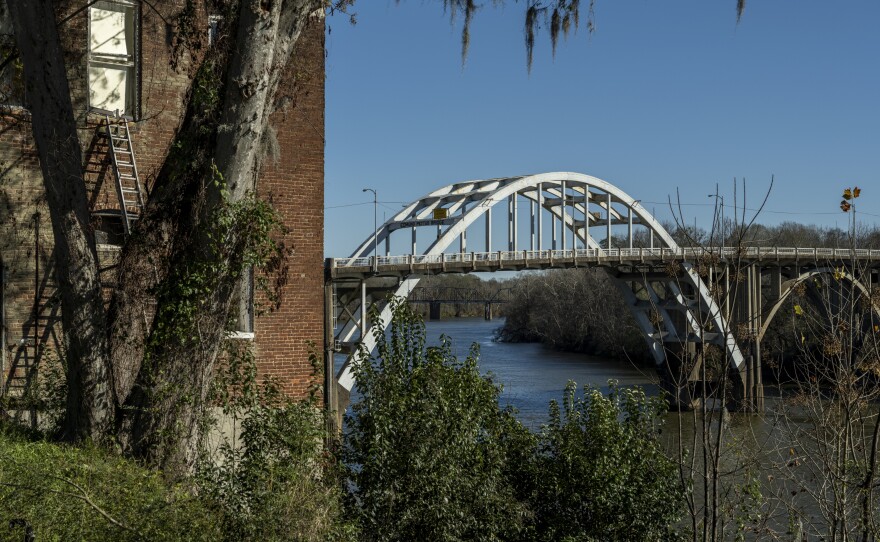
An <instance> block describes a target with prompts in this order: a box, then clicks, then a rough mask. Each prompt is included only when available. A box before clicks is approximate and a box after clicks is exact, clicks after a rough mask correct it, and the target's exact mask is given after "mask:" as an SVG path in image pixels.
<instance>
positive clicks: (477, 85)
mask: <svg viewBox="0 0 880 542" xmlns="http://www.w3.org/2000/svg"><path fill="white" fill-rule="evenodd" d="M484 3H486V4H488V5H487V7H485V8H484V9H483V10H482V11H481V12H480V13H478V14H477V16H476V17H475V19H474V22H473V27H472V40H471V48H470V54H469V55H468V59H467V62H466V64H465V65H464V66H462V64H461V58H460V30H461V28H460V26H453V25H451V24H450V21H449V18H448V16H447V15H445V14H444V12H443V10H442V7H441V5H440V4H441V2H439V0H434V1H429V0H404V1H402V2H400V3H399V4H398V3H397V2H395V1H394V0H359V1H358V2H357V3H356V6H355V12H356V13H357V18H358V23H357V25H355V26H351V25H350V24H349V23H348V20H347V18H346V17H344V16H334V17H330V18H329V19H328V28H329V34H328V37H327V53H328V57H327V87H326V88H327V112H326V122H327V125H326V137H327V146H326V198H325V205H326V213H325V253H326V254H327V255H328V256H337V257H342V256H348V255H349V253H350V252H351V251H352V250H354V249H355V248H356V246H357V245H358V244H360V242H361V241H362V240H363V239H364V238H366V237H367V236H368V235H369V234H370V233H371V232H372V228H373V205H372V196H371V195H370V194H364V193H363V192H362V191H361V190H362V188H364V187H371V188H376V189H377V190H378V192H379V200H380V202H382V205H380V207H379V221H380V222H382V217H383V213H384V214H387V215H388V216H391V214H392V213H393V212H396V211H397V210H398V209H399V208H400V207H401V204H402V203H404V202H408V201H411V200H414V199H417V198H418V197H420V196H422V195H424V194H425V193H427V192H429V191H431V190H434V189H435V188H439V187H440V186H443V185H445V184H449V183H452V182H457V181H462V180H468V179H479V178H489V177H500V176H508V175H518V174H524V173H540V172H545V171H576V172H581V173H586V174H589V175H594V176H596V177H599V178H602V179H604V180H606V181H609V182H611V183H613V184H615V185H617V186H619V187H620V188H622V189H623V190H625V191H626V192H628V193H629V194H630V195H632V196H633V197H635V198H637V199H641V200H642V201H643V204H644V205H645V206H646V207H648V208H649V209H650V208H652V207H654V208H656V215H657V216H658V217H660V218H671V214H670V212H669V209H668V206H667V205H666V203H665V202H666V201H667V198H668V197H669V196H673V197H674V196H675V193H676V190H678V191H680V193H681V200H682V202H683V203H686V204H688V205H686V206H684V207H683V209H684V212H685V214H686V217H687V219H688V222H689V223H690V222H692V221H693V220H694V219H696V220H697V222H698V223H699V224H700V225H701V226H704V227H708V226H709V221H710V220H711V215H712V212H713V208H712V202H711V200H710V199H709V198H707V197H706V196H707V194H709V193H710V192H714V191H715V184H716V183H719V184H720V188H721V191H722V193H723V194H725V196H726V198H727V202H728V203H730V202H732V200H733V179H734V178H738V179H742V178H745V179H746V181H747V190H748V202H747V206H748V207H756V206H757V204H759V202H760V199H761V197H762V195H763V192H764V191H765V190H766V189H767V187H768V185H769V180H770V177H771V175H775V179H776V182H775V185H774V187H773V191H772V193H771V195H770V200H769V202H768V204H767V207H766V209H767V211H766V212H765V213H764V214H763V216H762V217H761V218H760V221H761V222H764V223H768V224H775V223H779V222H782V221H785V220H794V221H799V222H805V223H816V224H822V225H830V226H834V225H835V224H837V225H839V226H841V227H845V224H846V217H845V216H844V215H842V213H841V212H840V211H839V210H838V207H837V206H838V203H839V201H840V193H841V191H842V189H843V188H845V187H847V186H852V185H859V186H861V187H862V188H863V194H862V197H861V198H860V200H859V217H860V221H862V220H864V221H865V222H868V223H874V222H880V183H878V181H877V180H878V172H880V148H878V147H880V145H878V144H880V106H878V99H880V98H878V97H880V70H878V58H877V57H878V54H880V32H877V31H876V21H878V20H880V3H878V2H876V1H873V2H869V1H861V0H848V1H847V2H840V3H838V2H834V3H832V2H828V1H827V0H825V1H817V0H799V1H794V0H791V1H783V0H772V1H771V0H768V1H763V2H758V1H756V0H752V1H750V2H749V3H748V4H747V9H746V13H745V16H744V18H743V20H742V21H741V23H740V24H739V25H737V24H736V17H735V12H734V8H735V2H734V1H733V0H715V1H712V2H706V1H705V0H702V1H699V0H682V1H673V2H659V1H653V2H651V1H645V0H598V1H597V6H596V31H595V33H594V34H593V35H592V36H590V35H588V34H587V32H586V30H585V29H581V31H580V32H579V33H578V34H577V35H574V36H571V37H570V38H569V40H568V41H567V42H565V43H561V44H560V46H559V48H558V50H557V53H556V58H555V59H554V58H552V56H551V53H550V44H549V40H548V39H547V36H546V33H543V34H541V35H539V37H538V44H537V47H536V51H535V60H534V66H533V68H532V72H531V75H529V74H528V73H527V70H526V64H525V48H524V46H523V11H522V9H523V7H522V2H519V3H517V2H508V4H509V5H507V6H506V7H504V8H492V7H491V1H489V0H486V1H485V2H484ZM583 3H584V5H586V4H587V0H583ZM727 212H728V215H729V214H730V212H732V211H731V210H730V209H728V211H727Z"/></svg>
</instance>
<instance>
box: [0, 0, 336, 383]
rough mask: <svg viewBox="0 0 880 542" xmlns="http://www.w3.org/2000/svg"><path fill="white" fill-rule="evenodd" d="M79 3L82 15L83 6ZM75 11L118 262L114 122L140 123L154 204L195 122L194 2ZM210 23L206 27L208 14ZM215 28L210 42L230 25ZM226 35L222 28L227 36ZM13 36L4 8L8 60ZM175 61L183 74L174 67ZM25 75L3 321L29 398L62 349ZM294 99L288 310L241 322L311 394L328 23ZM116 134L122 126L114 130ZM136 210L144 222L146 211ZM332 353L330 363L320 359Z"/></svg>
mask: <svg viewBox="0 0 880 542" xmlns="http://www.w3.org/2000/svg"><path fill="white" fill-rule="evenodd" d="M71 4H76V3H75V2H71ZM81 4H83V6H87V7H85V9H83V6H72V7H71V8H70V11H69V12H68V13H61V14H59V17H58V20H64V19H67V20H66V21H65V22H63V23H62V26H61V27H60V31H61V37H62V42H63V43H62V45H63V47H64V50H65V55H66V69H67V73H68V80H69V82H70V90H71V99H72V103H73V106H74V114H75V116H76V121H77V124H78V126H79V136H80V141H81V143H82V147H83V153H84V162H85V164H84V165H85V181H86V186H87V188H88V191H89V199H90V204H91V206H92V212H93V226H94V228H95V231H96V239H97V241H98V243H99V253H100V254H101V255H102V256H103V257H106V258H107V259H108V261H109V260H112V258H113V254H114V253H115V252H117V251H118V244H119V242H120V240H121V239H122V238H123V235H124V224H125V220H124V218H123V217H122V216H121V215H122V214H121V211H120V209H121V208H124V207H125V206H123V205H121V204H120V197H124V196H121V195H120V192H119V190H118V186H117V175H118V174H120V173H118V172H121V174H123V175H124V174H126V173H127V170H125V169H124V167H125V166H124V165H123V159H122V158H120V156H121V154H118V153H117V162H119V163H120V165H119V169H116V168H114V163H113V157H112V156H111V154H113V152H112V150H111V149H110V148H109V147H108V140H109V138H108V136H107V127H106V122H107V119H106V115H107V114H108V113H109V114H111V115H112V114H114V113H117V112H118V113H119V114H120V115H121V116H123V117H125V118H127V119H129V120H128V125H129V132H130V139H131V148H132V152H133V155H134V157H135V161H136V165H137V174H136V175H135V177H137V178H138V179H139V182H140V185H141V193H142V194H143V195H144V197H146V194H148V193H149V190H150V187H151V184H152V183H153V181H154V180H155V178H156V175H157V173H158V171H159V168H160V167H161V165H162V161H163V159H164V157H165V155H166V153H167V151H168V149H169V147H170V145H171V143H172V140H173V138H174V135H175V131H176V129H177V127H178V126H179V124H180V122H181V118H182V114H183V101H184V98H185V95H186V93H187V90H188V89H189V86H190V81H191V76H192V72H193V70H192V66H193V62H192V61H191V59H190V58H189V56H188V55H189V53H186V52H185V53H184V54H183V56H175V55H174V52H173V47H174V45H173V44H174V43H175V39H176V37H175V36H174V29H173V25H172V24H170V23H169V21H175V20H176V18H177V16H178V13H179V11H180V8H181V7H182V6H183V5H184V1H183V0H165V1H161V2H140V1H139V0H107V1H99V2H93V3H91V4H87V3H86V2H82V3H81ZM203 15H204V14H203ZM203 18H204V27H205V31H206V34H207V35H210V34H211V33H212V32H215V31H216V30H217V28H218V19H216V18H209V17H207V16H206V15H205V16H204V17H203ZM221 24H222V23H221ZM11 33H12V30H11V28H10V24H9V18H8V16H7V14H6V13H5V2H0V51H2V55H0V59H3V58H6V56H7V53H8V51H9V50H10V47H9V44H10V43H12V41H13V40H12V36H11ZM172 59H174V60H175V61H174V62H172ZM19 73H20V69H19V68H17V67H16V65H15V63H14V62H13V63H11V64H9V65H7V67H6V69H4V70H3V72H2V73H0V262H2V290H0V295H2V297H0V310H2V313H0V318H2V328H0V333H2V337H0V338H2V354H0V355H2V357H0V368H2V372H0V386H2V388H0V389H2V393H4V394H11V393H16V392H17V390H18V391H19V392H20V390H21V389H22V388H23V387H24V386H25V385H26V383H27V382H28V381H31V380H32V379H33V377H34V375H35V374H36V371H37V369H38V368H39V367H40V366H41V365H42V366H45V365H47V364H48V363H49V362H50V361H51V359H52V357H53V356H55V354H54V352H57V351H58V350H57V349H58V347H59V346H60V345H61V342H60V341H61V330H60V329H59V328H60V324H59V323H58V322H59V311H60V304H59V302H58V300H57V296H56V295H55V292H54V288H53V284H54V282H55V280H54V276H53V272H54V269H53V265H52V259H53V257H52V239H53V238H52V232H51V223H50V220H49V210H48V208H47V206H46V203H45V196H44V189H43V183H42V177H41V172H40V165H39V159H38V155H37V152H36V149H35V146H34V143H33V138H32V136H31V126H30V124H29V114H28V112H27V109H26V107H25V106H26V103H27V102H26V96H23V92H22V90H21V88H22V86H21V84H20V75H19ZM281 85H282V88H281V89H279V92H282V91H283V92H284V93H285V96H288V97H290V98H292V99H290V100H289V101H288V105H287V106H286V107H284V108H281V109H279V110H278V111H277V112H276V113H275V114H274V116H273V117H272V119H271V123H272V126H273V128H274V130H275V133H276V134H277V140H278V148H277V149H276V152H274V153H273V156H272V157H269V158H267V159H266V160H265V161H264V166H263V169H262V172H261V174H260V177H259V180H258V183H257V191H258V194H259V195H260V196H261V197H262V198H264V199H268V200H269V201H271V202H272V203H273V205H274V206H275V208H276V209H277V210H278V211H279V213H280V214H281V216H282V218H283V220H284V223H285V225H286V226H287V231H288V233H287V234H285V238H284V239H283V242H284V244H285V245H286V246H287V247H288V248H290V249H292V256H291V257H290V258H289V261H288V262H287V264H288V266H289V267H288V273H287V281H286V283H285V285H284V286H283V289H282V292H281V296H282V297H281V304H280V307H279V308H278V309H277V310H275V311H274V312H270V313H267V314H264V315H260V316H257V317H256V318H254V319H253V320H252V321H248V322H242V323H241V326H243V327H242V329H240V331H242V332H243V334H242V335H241V336H242V337H243V338H246V339H247V340H253V341H254V345H255V347H256V353H257V359H258V363H259V367H260V370H261V371H263V372H264V373H269V374H272V375H275V376H277V377H279V378H280V379H281V381H282V382H283V383H284V385H285V386H286V388H287V390H288V391H289V392H291V393H292V394H294V395H302V394H304V393H305V392H306V390H307V389H308V385H309V384H310V382H311V377H312V372H313V369H312V366H311V364H310V363H309V361H308V354H309V344H310V343H313V344H315V345H318V346H317V348H318V349H320V345H321V344H322V342H323V242H324V232H323V223H324V220H323V204H324V19H323V15H322V14H321V13H316V14H315V15H314V16H313V17H312V20H311V22H310V26H309V28H308V29H307V30H306V32H304V34H303V35H302V38H301V39H300V42H299V44H298V46H297V48H296V50H295V52H294V55H293V56H292V58H291V60H290V63H289V65H288V69H287V70H286V72H285V76H284V80H283V81H282V83H281ZM113 122H115V121H113ZM135 211H136V209H135ZM319 351H320V350H319Z"/></svg>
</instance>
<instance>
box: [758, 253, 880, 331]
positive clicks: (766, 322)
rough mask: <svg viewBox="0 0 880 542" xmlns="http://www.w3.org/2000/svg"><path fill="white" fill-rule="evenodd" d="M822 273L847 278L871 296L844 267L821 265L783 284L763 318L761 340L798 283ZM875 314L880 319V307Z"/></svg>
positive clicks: (846, 279)
mask: <svg viewBox="0 0 880 542" xmlns="http://www.w3.org/2000/svg"><path fill="white" fill-rule="evenodd" d="M820 275H830V276H837V277H839V278H840V280H845V281H846V282H849V283H850V285H852V287H853V288H855V289H856V290H858V291H859V292H860V293H861V295H863V296H864V297H865V298H867V299H870V298H871V292H870V291H869V290H868V288H867V287H866V286H865V285H864V284H863V283H862V282H861V281H859V280H858V279H857V278H855V277H854V276H853V275H852V274H850V273H849V272H848V271H846V270H844V269H835V268H833V267H819V268H817V269H811V270H809V271H806V272H804V273H801V274H800V275H798V276H797V277H795V278H793V279H791V280H788V281H786V282H785V284H784V285H783V293H782V295H781V296H779V299H777V300H776V301H775V302H774V303H773V306H772V307H771V308H770V310H769V311H768V312H767V316H766V317H764V318H763V319H762V322H761V329H760V331H759V332H758V340H759V341H761V340H763V339H764V334H765V333H767V330H768V329H770V324H771V322H773V319H774V318H775V317H776V313H777V312H779V309H780V308H782V305H784V304H785V301H786V300H787V299H788V296H789V295H791V293H792V292H793V291H794V289H795V288H796V287H797V285H798V284H803V283H805V282H807V281H808V280H810V279H812V278H814V277H816V276H820ZM874 314H875V316H876V317H877V319H878V320H877V321H880V309H878V308H877V307H874Z"/></svg>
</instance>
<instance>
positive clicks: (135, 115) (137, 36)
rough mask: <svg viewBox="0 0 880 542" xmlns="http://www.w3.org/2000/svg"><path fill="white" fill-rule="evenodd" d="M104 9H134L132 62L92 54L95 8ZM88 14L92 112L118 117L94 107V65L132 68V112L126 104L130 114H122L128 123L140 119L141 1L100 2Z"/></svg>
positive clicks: (89, 98) (93, 5) (111, 0)
mask: <svg viewBox="0 0 880 542" xmlns="http://www.w3.org/2000/svg"><path fill="white" fill-rule="evenodd" d="M102 6H118V7H123V8H127V9H130V10H131V14H132V17H131V20H132V25H133V26H134V28H133V29H132V32H131V36H132V39H133V40H134V44H133V45H132V55H131V60H125V61H123V62H120V61H119V60H118V59H116V58H113V56H111V55H107V54H105V53H103V54H102V53H93V52H92V42H91V40H92V9H93V8H95V9H101V8H102ZM86 11H87V19H88V24H87V28H86V88H87V91H88V92H87V93H86V94H87V96H86V100H87V103H88V108H89V112H95V113H100V114H105V115H115V114H116V111H109V110H107V109H103V108H101V107H98V106H95V105H92V87H91V85H92V82H91V72H92V66H93V65H94V66H111V67H125V68H129V69H130V73H131V75H132V82H131V94H132V95H131V97H130V98H129V99H128V100H126V102H130V103H131V111H128V110H127V109H128V103H127V104H126V111H125V113H124V114H122V115H121V117H122V118H125V119H128V120H133V121H136V120H140V118H141V71H142V62H141V2H139V1H137V0H97V1H96V2H94V3H93V4H91V5H89V9H88V10H86Z"/></svg>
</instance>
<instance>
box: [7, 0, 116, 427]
mask: <svg viewBox="0 0 880 542" xmlns="http://www.w3.org/2000/svg"><path fill="white" fill-rule="evenodd" d="M7 5H8V8H9V13H10V15H11V16H12V21H13V25H14V27H15V37H16V44H17V47H18V51H19V54H20V55H21V59H22V61H23V64H24V79H25V89H26V95H27V99H28V102H29V104H30V111H31V126H32V129H33V134H34V140H35V141H36V146H37V151H38V153H39V156H40V167H41V168H42V172H43V184H44V185H45V188H46V198H47V201H48V206H49V212H50V216H51V220H52V232H53V234H54V239H55V261H56V268H55V271H56V281H57V285H58V289H59V291H60V293H61V315H62V325H63V327H64V343H65V361H66V363H67V384H68V386H67V390H68V391H67V415H66V419H65V425H64V431H65V436H66V437H67V438H69V439H74V440H80V439H93V440H99V439H100V438H102V436H103V435H104V433H105V431H106V429H107V428H108V427H109V425H110V421H111V418H112V415H113V397H112V387H111V386H110V384H109V374H110V373H109V363H108V357H107V356H108V351H107V339H106V330H105V327H104V324H105V320H104V305H103V300H102V296H101V283H100V278H99V276H98V256H97V251H96V249H95V238H94V235H93V234H92V231H91V228H90V226H89V206H88V200H87V198H86V190H85V183H84V182H83V166H82V151H81V148H80V142H79V137H78V136H77V132H76V123H75V121H74V116H73V108H72V106H71V102H70V89H69V87H68V83H67V74H66V73H65V69H64V60H63V56H62V52H61V45H60V42H59V39H58V31H57V28H56V26H55V25H54V24H52V22H53V21H54V20H55V14H54V12H53V9H52V8H53V3H52V2H51V0H7Z"/></svg>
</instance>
